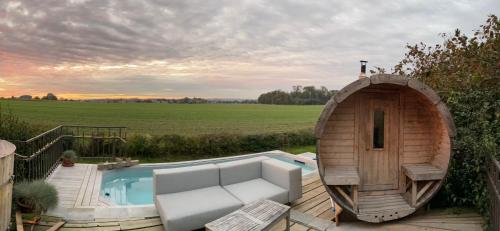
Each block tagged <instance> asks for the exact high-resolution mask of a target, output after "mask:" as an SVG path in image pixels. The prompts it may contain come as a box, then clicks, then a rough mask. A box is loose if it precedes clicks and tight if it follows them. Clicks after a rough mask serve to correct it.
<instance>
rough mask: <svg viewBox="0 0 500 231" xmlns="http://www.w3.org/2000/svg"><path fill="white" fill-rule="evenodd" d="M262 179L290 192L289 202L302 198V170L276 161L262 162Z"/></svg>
mask: <svg viewBox="0 0 500 231" xmlns="http://www.w3.org/2000/svg"><path fill="white" fill-rule="evenodd" d="M262 178H264V180H267V181H269V182H271V183H273V184H275V185H278V186H280V187H282V188H284V189H287V190H288V202H292V201H295V200H297V199H299V198H301V197H302V169H301V168H300V167H297V166H295V165H292V164H288V163H285V162H282V161H279V160H275V159H268V160H263V161H262Z"/></svg>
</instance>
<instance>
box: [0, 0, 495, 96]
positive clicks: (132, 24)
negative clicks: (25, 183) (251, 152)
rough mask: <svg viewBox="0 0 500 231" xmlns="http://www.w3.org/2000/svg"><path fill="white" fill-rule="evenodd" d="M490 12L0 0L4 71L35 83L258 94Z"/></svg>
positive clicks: (434, 5)
mask: <svg viewBox="0 0 500 231" xmlns="http://www.w3.org/2000/svg"><path fill="white" fill-rule="evenodd" d="M494 12H500V3H499V2H498V1H497V0H479V1H452V0H447V1H438V2H436V1H430V0H429V1H415V0H406V1H397V2H394V1H382V0H378V1H361V0H359V1H330V0H322V1H305V0H289V1H281V0H280V1H263V0H242V1H232V0H214V1H202V0H172V1H163V0H150V1H133V0H114V1H113V0H111V1H101V0H72V1H61V0H47V1H28V0H25V1H2V2H0V73H1V74H2V78H3V79H4V80H5V81H8V82H11V83H19V84H21V85H23V87H24V89H29V88H32V89H33V91H40V92H42V91H46V89H47V88H54V89H52V91H55V92H68V91H77V92H81V93H85V92H88V93H103V94H104V93H109V94H118V93H120V94H156V95H162V94H165V95H166V96H168V95H171V94H186V95H192V96H193V95H196V96H202V97H232V98H234V94H238V95H239V96H241V97H250V98H256V97H257V96H258V94H259V93H261V92H262V91H264V90H270V89H275V88H285V89H288V88H290V87H291V86H292V85H296V84H312V85H317V86H319V85H325V86H327V87H330V88H340V87H342V86H343V85H345V84H347V83H348V82H350V81H352V80H354V79H355V78H356V77H355V76H356V75H357V73H358V60H360V59H367V60H369V61H370V63H369V64H370V65H375V66H385V67H390V66H392V65H393V64H395V63H396V62H397V61H398V60H399V59H400V58H401V57H402V55H403V54H404V51H405V50H404V46H405V44H406V43H410V44H412V43H417V42H420V41H423V42H426V43H436V42H439V41H440V37H439V36H438V33H441V32H452V31H453V30H454V29H455V28H461V29H462V30H463V31H465V32H467V33H471V32H472V30H473V29H475V28H478V25H480V24H481V23H483V22H484V20H485V19H486V17H487V15H488V14H491V13H494ZM183 68H184V69H183ZM89 76H90V77H89ZM174 79H175V81H174ZM118 80H120V81H118ZM256 82H260V83H256ZM122 83H123V84H122ZM127 83H128V84H127ZM0 84H1V83H0ZM97 85H99V86H97ZM51 86H57V87H58V88H57V89H55V87H51ZM100 86H103V87H100ZM207 86H210V88H208V87H207ZM3 88H6V87H3ZM166 88H168V89H171V91H164V90H162V89H166ZM10 89H11V91H8V92H9V93H11V92H12V89H14V88H10ZM18 90H19V91H22V90H23V88H22V87H19V88H18V89H16V91H18ZM4 92H6V91H4ZM151 92H153V93H151Z"/></svg>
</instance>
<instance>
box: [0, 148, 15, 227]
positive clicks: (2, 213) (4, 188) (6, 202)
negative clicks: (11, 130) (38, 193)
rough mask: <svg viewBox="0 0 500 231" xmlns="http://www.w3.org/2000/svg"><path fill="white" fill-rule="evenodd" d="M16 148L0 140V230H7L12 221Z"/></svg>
mask: <svg viewBox="0 0 500 231" xmlns="http://www.w3.org/2000/svg"><path fill="white" fill-rule="evenodd" d="M15 150H16V146H14V145H13V144H11V143H9V142H7V141H5V140H0V231H4V230H7V227H8V226H9V223H10V211H11V206H12V185H13V178H12V175H13V173H14V151H15Z"/></svg>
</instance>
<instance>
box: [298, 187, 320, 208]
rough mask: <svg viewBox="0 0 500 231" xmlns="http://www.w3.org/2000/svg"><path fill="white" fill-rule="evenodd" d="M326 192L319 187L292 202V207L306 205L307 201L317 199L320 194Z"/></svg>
mask: <svg viewBox="0 0 500 231" xmlns="http://www.w3.org/2000/svg"><path fill="white" fill-rule="evenodd" d="M324 192H326V191H325V189H324V188H323V187H318V188H316V189H314V190H312V191H309V192H307V193H304V194H303V195H302V197H301V198H299V199H298V200H296V201H294V202H292V207H295V206H298V205H300V204H302V203H304V202H306V201H308V200H310V199H312V198H314V197H316V196H318V195H319V194H321V193H324Z"/></svg>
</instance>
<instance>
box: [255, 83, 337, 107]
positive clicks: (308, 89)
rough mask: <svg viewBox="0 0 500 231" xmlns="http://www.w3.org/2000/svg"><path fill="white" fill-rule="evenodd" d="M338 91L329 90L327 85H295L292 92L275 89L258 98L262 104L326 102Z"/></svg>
mask: <svg viewBox="0 0 500 231" xmlns="http://www.w3.org/2000/svg"><path fill="white" fill-rule="evenodd" d="M336 92H337V91H335V90H332V91H329V90H328V89H327V88H326V87H323V86H322V87H321V88H320V89H316V88H315V87H314V86H305V87H302V86H293V87H292V91H291V92H284V91H281V90H275V91H271V92H267V93H264V94H261V95H260V96H259V98H258V100H257V102H258V103H262V104H298V105H304V104H306V105H321V104H325V103H326V102H327V101H328V100H329V99H330V98H331V97H332V96H333V95H335V93H336Z"/></svg>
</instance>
